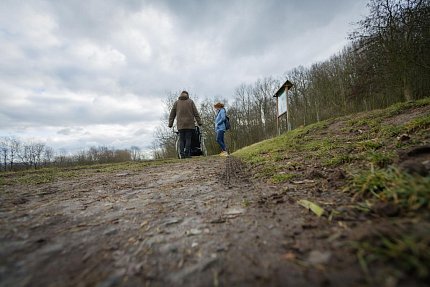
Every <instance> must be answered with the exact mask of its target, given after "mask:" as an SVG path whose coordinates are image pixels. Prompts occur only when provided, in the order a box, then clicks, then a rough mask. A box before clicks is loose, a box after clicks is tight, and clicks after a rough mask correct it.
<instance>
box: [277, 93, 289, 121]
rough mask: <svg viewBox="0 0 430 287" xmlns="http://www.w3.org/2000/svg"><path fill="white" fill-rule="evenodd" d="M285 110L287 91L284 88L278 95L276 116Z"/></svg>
mask: <svg viewBox="0 0 430 287" xmlns="http://www.w3.org/2000/svg"><path fill="white" fill-rule="evenodd" d="M286 112H287V93H286V91H285V90H284V91H283V92H282V94H281V95H280V96H279V97H278V117H280V116H282V115H283V114H285V113H286Z"/></svg>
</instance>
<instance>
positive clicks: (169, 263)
mask: <svg viewBox="0 0 430 287" xmlns="http://www.w3.org/2000/svg"><path fill="white" fill-rule="evenodd" d="M339 180H341V178H340V179H339ZM294 184H295V185H296V186H295V187H294V192H293V193H294V198H293V197H291V196H290V194H289V191H288V190H286V189H285V188H282V189H280V187H276V186H270V185H267V184H263V183H260V182H258V181H257V180H255V179H253V178H252V175H251V174H250V173H249V171H248V170H247V168H246V167H244V166H243V165H242V164H241V163H240V162H239V161H238V160H236V159H235V158H233V157H229V158H220V157H207V158H192V159H186V160H183V161H174V162H172V163H167V164H165V165H160V166H149V167H146V168H145V169H143V170H142V171H129V170H123V171H120V172H118V171H115V172H103V173H97V172H89V173H88V174H85V175H83V176H81V177H79V178H71V179H59V180H57V181H54V182H51V183H47V184H39V185H35V186H34V185H33V186H27V185H19V186H17V185H12V186H5V187H4V189H5V190H4V191H3V192H2V193H1V195H0V200H1V201H0V204H1V209H0V228H1V233H0V258H1V259H0V286H100V287H101V286H103V287H108V286H369V285H372V284H371V283H370V282H369V281H368V279H366V277H365V276H364V274H363V272H362V270H361V268H360V266H359V264H358V262H357V258H356V256H355V254H354V253H352V251H351V247H350V244H349V241H350V239H351V238H350V228H351V227H353V226H357V225H363V226H366V221H365V219H364V218H363V219H362V220H361V219H360V218H354V220H348V218H344V219H343V220H342V218H340V220H333V221H330V220H328V218H326V217H321V218H318V217H317V216H315V215H314V214H313V213H311V212H309V211H308V210H306V209H305V208H303V207H301V206H300V205H298V204H297V202H296V198H297V197H298V196H299V195H300V194H304V195H306V194H308V195H309V193H318V184H320V183H319V182H315V181H310V180H309V181H301V182H296V183H293V185H294ZM291 190H292V189H291V188H290V191H291ZM314 196H317V197H319V200H320V201H321V200H322V198H321V196H324V195H318V194H316V195H314ZM327 200H331V201H333V202H335V201H336V200H337V201H340V202H341V201H345V200H346V199H345V196H344V197H342V195H336V196H335V197H332V198H330V199H327Z"/></svg>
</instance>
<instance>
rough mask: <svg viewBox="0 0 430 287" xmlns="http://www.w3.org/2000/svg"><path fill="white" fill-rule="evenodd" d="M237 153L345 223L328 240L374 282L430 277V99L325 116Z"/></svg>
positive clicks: (285, 191)
mask: <svg viewBox="0 0 430 287" xmlns="http://www.w3.org/2000/svg"><path fill="white" fill-rule="evenodd" d="M234 155H235V156H237V157H239V158H241V159H242V160H243V161H244V162H246V163H248V164H249V166H250V168H251V170H252V171H253V173H254V176H255V177H256V178H258V179H260V180H262V181H263V182H266V183H267V184H270V185H272V186H274V187H275V188H276V189H278V190H279V191H280V195H279V196H281V197H285V198H287V199H288V200H289V201H291V202H299V204H300V203H301V204H302V205H305V206H306V205H309V204H310V203H307V202H300V200H308V201H310V202H312V203H315V204H316V205H317V207H316V208H315V211H317V212H320V211H321V210H319V208H318V207H320V208H322V209H324V212H323V214H322V217H323V218H324V219H325V220H326V221H328V222H330V223H331V225H340V226H342V227H344V230H342V231H341V232H339V233H334V232H330V231H329V230H327V232H328V233H329V234H328V235H327V240H328V241H330V240H333V239H334V238H344V243H346V244H349V245H350V248H351V250H350V251H351V255H355V256H356V257H357V260H359V263H360V264H361V268H362V270H363V272H364V274H366V275H367V277H368V280H370V281H371V282H375V281H372V280H376V281H377V282H379V283H386V284H388V283H387V281H390V282H402V281H401V278H404V277H406V278H407V277H408V276H412V277H416V278H421V279H425V278H426V279H428V278H429V275H430V274H429V272H430V269H429V266H430V222H429V219H430V217H429V215H430V212H429V211H430V99H429V98H427V99H424V100H421V101H418V102H409V103H401V104H397V105H394V106H392V107H390V108H388V109H384V110H376V111H372V112H369V113H360V114H355V115H350V116H347V117H343V118H339V119H333V120H328V121H324V122H320V123H317V124H314V125H310V126H307V127H304V128H301V129H297V130H294V131H291V132H288V133H286V134H283V135H281V136H279V137H276V138H274V139H270V140H266V141H264V142H260V143H257V144H254V145H252V146H249V147H246V148H244V149H242V150H239V151H237V152H236V153H235V154H234ZM265 202H266V200H263V203H265ZM298 253H299V254H296V253H295V252H293V253H292V254H291V257H292V258H294V260H296V259H297V258H300V252H298ZM382 278H385V279H382ZM381 280H385V281H384V282H380V281H381ZM390 286H391V285H390Z"/></svg>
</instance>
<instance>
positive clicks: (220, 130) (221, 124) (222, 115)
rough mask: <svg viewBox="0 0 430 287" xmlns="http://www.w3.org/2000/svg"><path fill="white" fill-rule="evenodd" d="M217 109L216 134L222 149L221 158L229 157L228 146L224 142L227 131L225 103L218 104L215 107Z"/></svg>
mask: <svg viewBox="0 0 430 287" xmlns="http://www.w3.org/2000/svg"><path fill="white" fill-rule="evenodd" d="M214 108H215V109H216V111H217V112H216V117H215V132H216V142H217V143H218V144H219V146H220V148H221V153H220V154H219V155H220V156H228V152H227V146H226V144H225V142H224V133H225V131H226V126H225V121H226V112H225V109H224V104H223V103H219V102H218V103H216V104H215V105H214Z"/></svg>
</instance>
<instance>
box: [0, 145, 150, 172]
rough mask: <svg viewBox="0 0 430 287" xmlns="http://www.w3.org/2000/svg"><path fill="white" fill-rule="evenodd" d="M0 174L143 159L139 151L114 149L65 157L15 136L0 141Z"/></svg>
mask: <svg viewBox="0 0 430 287" xmlns="http://www.w3.org/2000/svg"><path fill="white" fill-rule="evenodd" d="M0 157H1V160H0V171H17V170H23V169H30V168H34V169H37V168H39V167H46V166H73V165H88V164H95V163H115V162H125V161H139V160H143V159H144V158H145V156H144V154H143V153H142V151H141V149H140V148H139V147H137V146H132V147H131V148H130V149H115V148H112V147H107V146H98V147H90V148H89V149H87V150H82V151H79V152H77V153H76V154H72V155H69V154H66V152H65V151H60V152H55V150H54V149H53V148H52V147H50V146H48V145H46V144H45V143H42V142H37V141H31V140H30V141H23V140H20V139H17V138H14V137H3V138H0Z"/></svg>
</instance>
